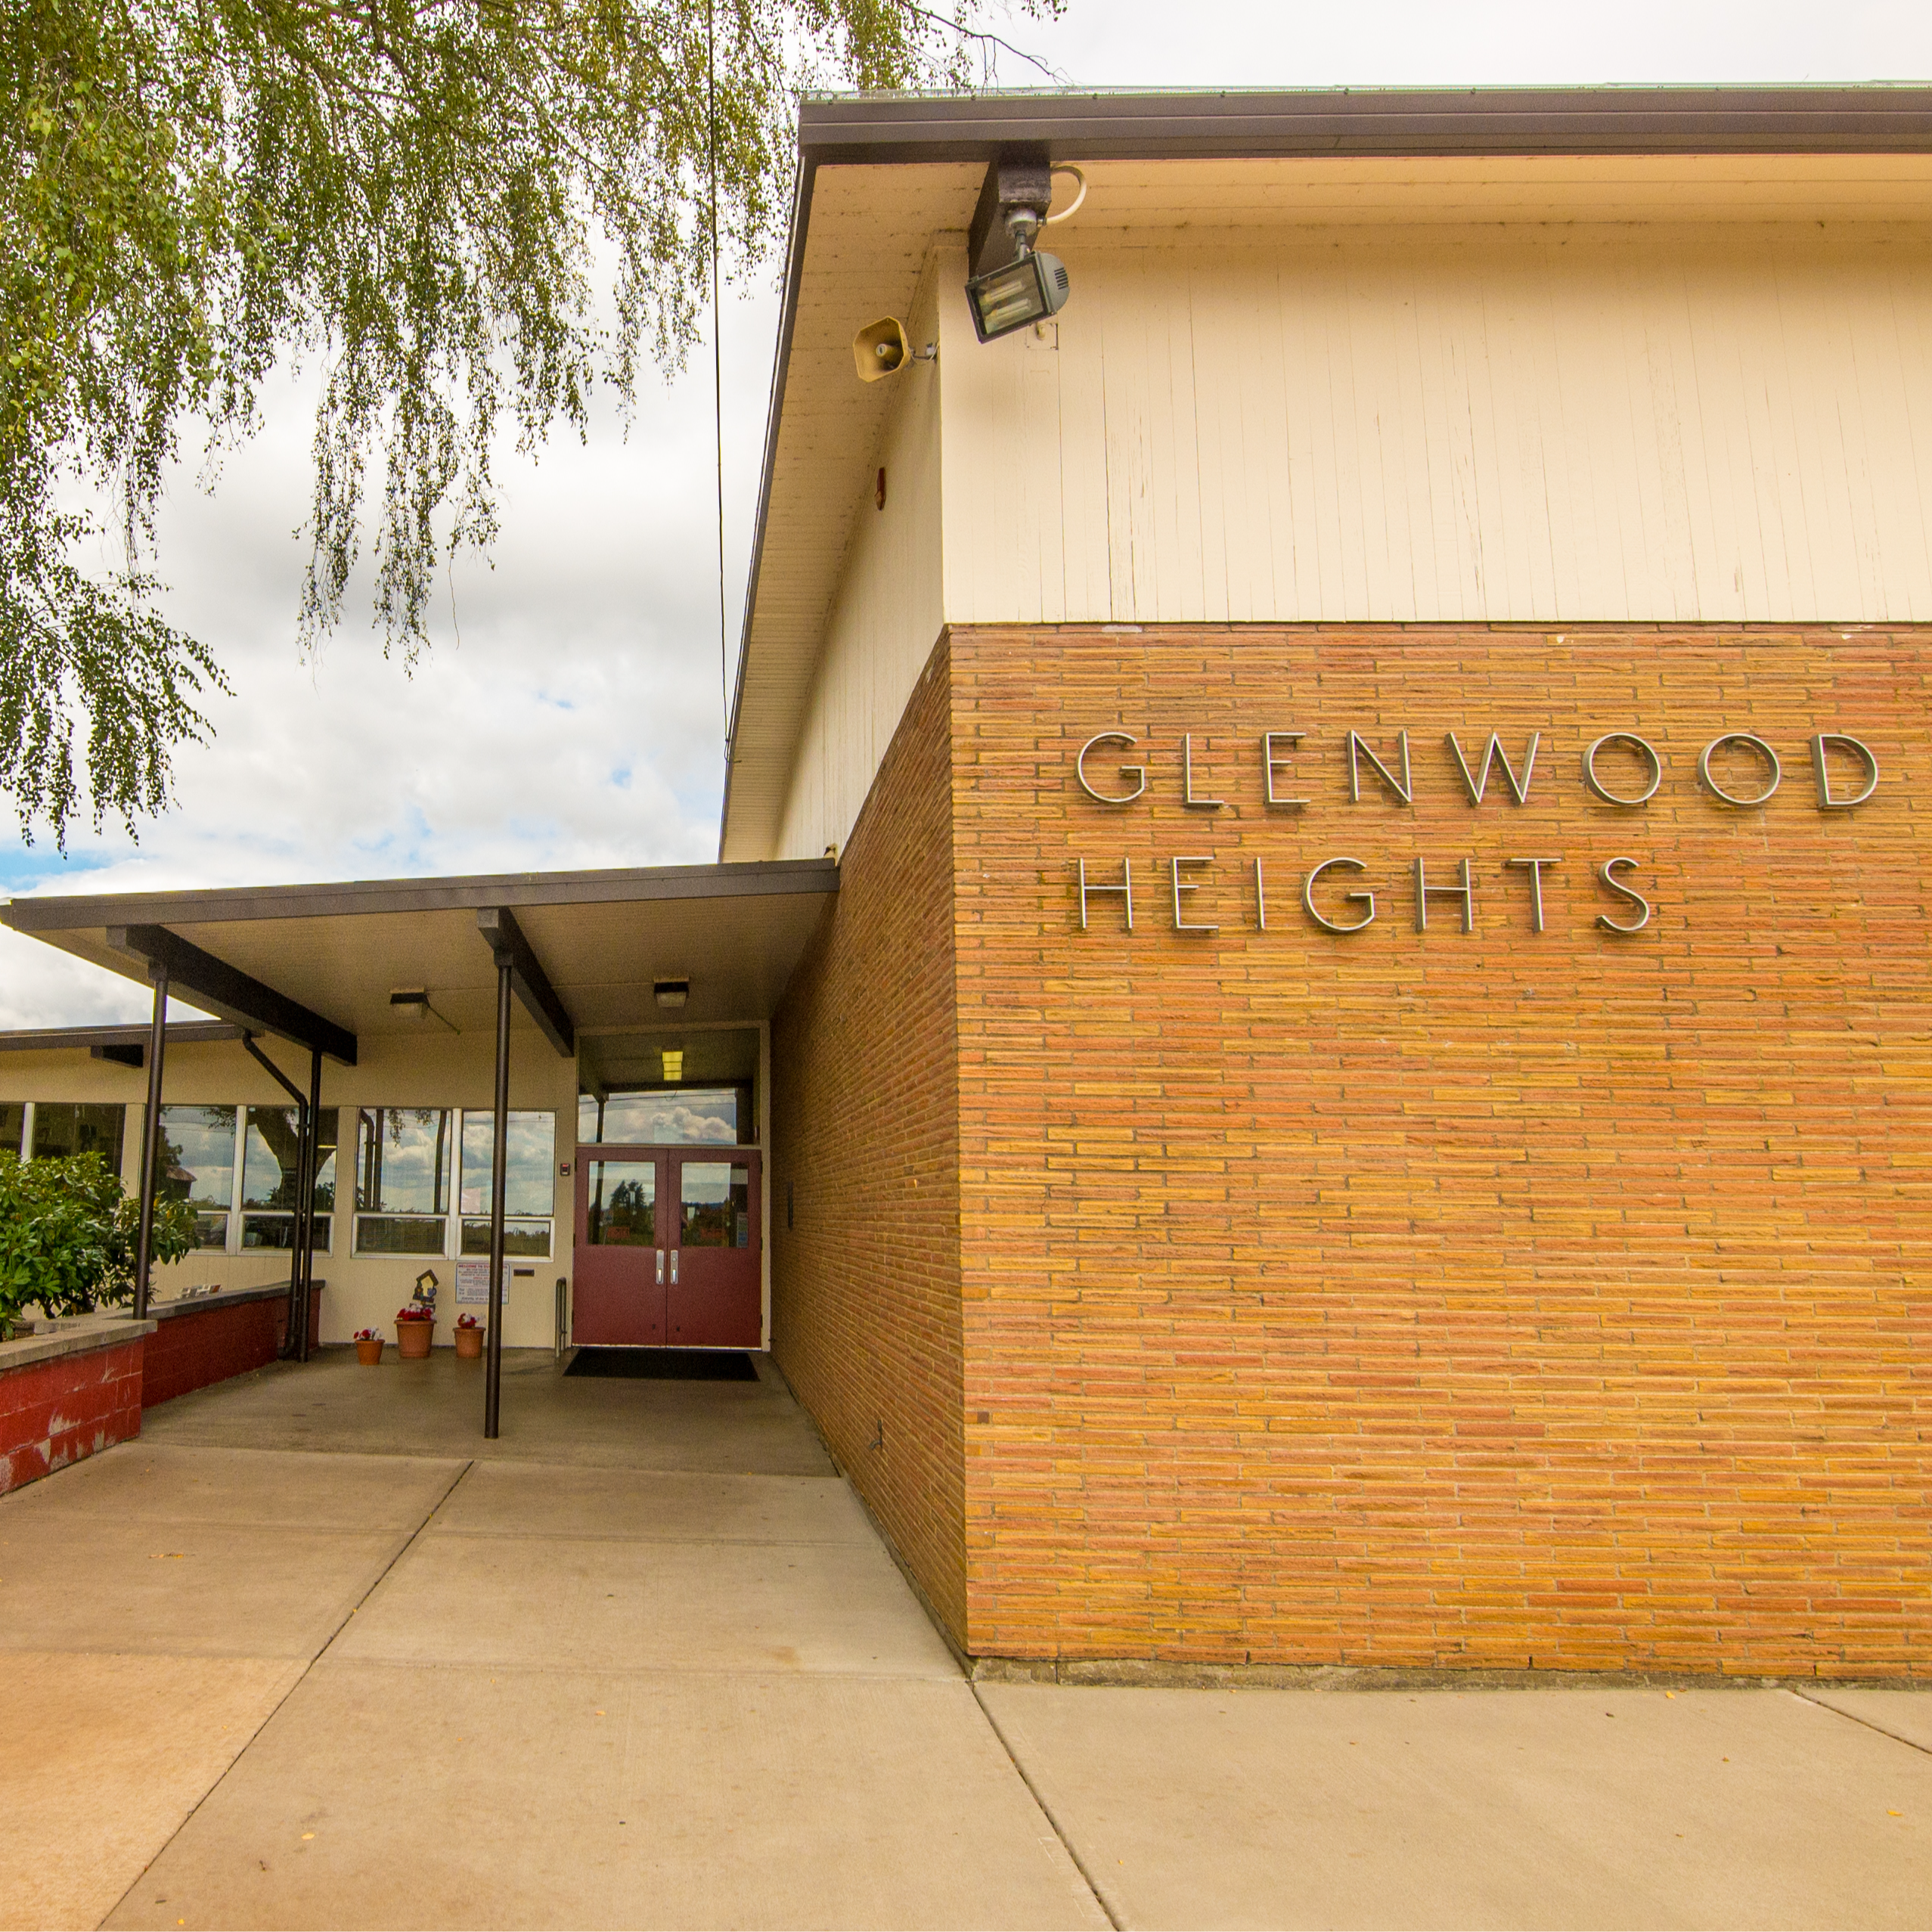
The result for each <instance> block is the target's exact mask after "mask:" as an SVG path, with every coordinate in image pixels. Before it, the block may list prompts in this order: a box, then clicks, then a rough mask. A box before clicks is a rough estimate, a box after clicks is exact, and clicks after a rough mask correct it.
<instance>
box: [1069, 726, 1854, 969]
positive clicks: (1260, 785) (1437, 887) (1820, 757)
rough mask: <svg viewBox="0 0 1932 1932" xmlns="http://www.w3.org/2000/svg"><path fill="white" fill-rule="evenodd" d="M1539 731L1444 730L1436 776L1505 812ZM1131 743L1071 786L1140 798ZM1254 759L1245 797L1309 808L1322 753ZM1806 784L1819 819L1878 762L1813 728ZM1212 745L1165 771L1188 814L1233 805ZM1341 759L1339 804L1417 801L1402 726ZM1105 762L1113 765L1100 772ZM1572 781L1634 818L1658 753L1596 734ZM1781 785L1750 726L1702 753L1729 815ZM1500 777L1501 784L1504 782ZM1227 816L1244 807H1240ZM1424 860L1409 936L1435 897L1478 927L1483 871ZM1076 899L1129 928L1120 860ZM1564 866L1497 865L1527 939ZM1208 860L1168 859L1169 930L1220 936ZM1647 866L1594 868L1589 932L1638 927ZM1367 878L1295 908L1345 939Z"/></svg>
mask: <svg viewBox="0 0 1932 1932" xmlns="http://www.w3.org/2000/svg"><path fill="white" fill-rule="evenodd" d="M1475 742H1476V741H1475V740H1472V742H1471V749H1465V747H1464V746H1463V743H1462V740H1461V738H1460V737H1459V736H1458V734H1457V733H1455V732H1453V731H1450V732H1447V733H1444V737H1443V749H1444V754H1445V756H1444V760H1443V764H1442V768H1441V769H1442V774H1443V776H1444V779H1445V780H1447V782H1448V783H1450V784H1453V786H1455V787H1456V789H1457V790H1458V791H1459V794H1460V795H1461V796H1462V798H1463V799H1464V800H1465V802H1467V804H1468V805H1469V807H1470V808H1471V809H1472V810H1474V809H1478V808H1482V807H1483V806H1484V805H1486V804H1487V803H1490V802H1492V801H1494V802H1498V803H1499V802H1501V801H1502V800H1504V799H1506V800H1507V801H1508V802H1509V805H1508V807H1506V808H1504V809H1507V808H1513V807H1521V806H1524V805H1528V803H1529V802H1530V791H1531V788H1532V786H1533V785H1534V783H1535V780H1536V777H1537V753H1538V752H1539V750H1540V749H1541V746H1542V744H1543V733H1541V732H1540V731H1532V732H1530V733H1528V734H1527V737H1525V738H1524V740H1522V741H1521V750H1520V752H1519V753H1518V755H1517V756H1516V757H1515V758H1512V757H1511V755H1510V753H1509V749H1508V747H1507V746H1506V745H1505V744H1504V743H1503V740H1502V734H1501V733H1499V732H1496V731H1492V732H1490V733H1489V735H1488V739H1487V743H1484V744H1483V745H1482V748H1481V752H1480V755H1478V754H1477V753H1476V752H1475V751H1474V749H1473V746H1474V744H1475ZM1139 746H1140V740H1139V739H1138V738H1137V737H1136V736H1135V735H1134V734H1133V733H1131V732H1129V731H1123V730H1109V731H1102V732H1098V733H1096V734H1095V735H1094V736H1093V737H1091V738H1090V739H1088V740H1087V742H1086V743H1085V744H1084V745H1083V746H1081V749H1080V751H1079V753H1078V756H1077V757H1076V758H1075V761H1074V770H1075V777H1077V778H1078V780H1079V783H1080V787H1081V790H1082V791H1084V792H1085V793H1086V794H1087V797H1088V798H1090V799H1092V800H1093V802H1094V803H1095V804H1096V805H1100V806H1102V807H1103V808H1109V809H1117V808H1124V807H1127V806H1129V805H1133V804H1134V803H1135V802H1137V801H1138V800H1140V799H1142V798H1143V797H1144V796H1146V795H1147V793H1148V789H1149V783H1148V781H1149V771H1150V770H1152V768H1153V761H1152V759H1151V758H1149V757H1148V756H1146V755H1143V757H1142V758H1141V759H1140V760H1139V761H1135V760H1133V758H1131V756H1130V754H1132V753H1133V752H1135V751H1137V749H1139ZM1259 748H1260V754H1261V755H1260V757H1259V758H1258V760H1257V761H1255V764H1254V768H1253V770H1252V774H1251V780H1252V781H1253V782H1252V789H1254V790H1255V791H1258V793H1259V796H1258V798H1257V799H1254V802H1255V803H1256V804H1258V805H1261V807H1262V808H1264V810H1265V811H1278V812H1301V811H1305V810H1307V808H1309V807H1310V806H1311V805H1313V803H1314V802H1315V801H1314V800H1313V799H1312V798H1310V797H1309V796H1307V795H1305V794H1302V795H1297V794H1295V793H1292V792H1289V791H1288V790H1287V789H1285V787H1287V786H1291V785H1292V784H1294V783H1295V782H1296V778H1295V774H1297V773H1298V772H1299V773H1301V774H1308V773H1310V772H1311V771H1313V769H1314V768H1315V766H1316V761H1317V760H1318V759H1319V758H1320V752H1319V751H1318V750H1317V749H1316V734H1314V733H1310V732H1306V731H1298V730H1276V731H1264V732H1263V733H1261V734H1260V736H1259ZM1808 749H1809V751H1810V764H1811V782H1812V790H1813V799H1814V802H1815V803H1816V806H1817V808H1818V810H1819V811H1821V812H1845V811H1856V809H1857V808H1859V806H1860V805H1864V804H1865V803H1866V802H1868V800H1870V799H1872V796H1873V795H1875V793H1876V792H1877V791H1878V777H1879V774H1878V757H1877V755H1876V754H1875V753H1874V752H1873V751H1872V749H1871V747H1870V746H1868V745H1867V744H1866V743H1865V742H1864V741H1863V740H1861V739H1859V738H1855V737H1851V736H1850V734H1849V733H1845V732H1841V731H1818V732H1815V733H1813V736H1812V737H1811V739H1810V744H1809V747H1808ZM1334 750H1335V755H1336V757H1337V760H1338V763H1339V764H1340V765H1341V768H1342V770H1343V771H1345V773H1346V776H1347V802H1348V803H1349V804H1351V805H1361V804H1363V802H1365V799H1366V800H1367V801H1368V802H1378V803H1381V804H1383V805H1390V804H1393V805H1397V806H1403V807H1413V805H1414V804H1415V802H1416V767H1415V764H1414V762H1413V760H1412V758H1411V755H1410V747H1409V733H1408V732H1407V731H1406V730H1398V731H1397V732H1396V733H1395V734H1394V740H1393V742H1392V743H1391V740H1390V739H1389V737H1388V734H1386V733H1383V734H1381V735H1380V737H1379V739H1378V740H1371V739H1370V737H1369V736H1368V735H1366V734H1365V733H1363V732H1360V731H1358V730H1347V731H1345V732H1343V733H1340V734H1339V736H1338V737H1337V738H1336V739H1335V741H1334ZM1110 760H1111V761H1112V769H1111V770H1110V771H1109V770H1107V769H1105V768H1104V767H1105V766H1106V764H1107V763H1108V762H1109V761H1110ZM1177 765H1178V769H1177V770H1176V771H1174V774H1173V776H1174V780H1175V781H1176V789H1177V791H1178V792H1179V795H1180V803H1181V805H1183V806H1185V807H1186V808H1188V809H1189V810H1190V811H1202V812H1217V811H1226V810H1228V809H1229V808H1230V804H1231V802H1232V801H1231V800H1230V798H1229V797H1226V796H1224V795H1221V793H1222V792H1223V790H1230V791H1231V790H1232V789H1233V787H1232V786H1227V785H1226V783H1225V778H1226V773H1227V772H1228V771H1230V770H1233V771H1235V773H1236V776H1237V778H1239V776H1240V774H1241V761H1239V759H1238V758H1237V759H1235V760H1233V761H1227V760H1226V759H1225V758H1223V761H1222V764H1221V771H1222V774H1223V779H1222V780H1221V781H1220V782H1217V780H1216V779H1215V778H1214V777H1212V776H1211V775H1210V772H1209V770H1208V746H1207V741H1206V740H1205V739H1204V740H1203V741H1202V753H1201V755H1200V757H1199V759H1197V756H1196V753H1195V748H1194V736H1193V734H1192V733H1191V732H1190V733H1183V734H1182V737H1181V740H1180V755H1179V758H1178V760H1177ZM1664 770H1665V761H1664V758H1663V756H1662V755H1661V754H1660V753H1659V752H1658V750H1657V749H1656V747H1655V746H1654V745H1652V744H1651V743H1650V742H1649V740H1647V739H1646V738H1645V737H1643V736H1642V734H1641V733H1639V732H1636V731H1632V730H1614V731H1607V732H1605V733H1602V734H1601V735H1600V736H1599V737H1596V738H1594V739H1592V740H1591V741H1590V743H1589V744H1588V745H1587V746H1586V747H1585V748H1584V749H1583V752H1582V753H1581V755H1580V758H1579V761H1578V779H1579V780H1580V783H1581V784H1582V786H1583V789H1585V791H1586V792H1588V794H1589V795H1590V796H1591V797H1592V798H1593V799H1596V800H1597V801H1598V802H1599V803H1601V804H1602V805H1610V806H1613V807H1616V808H1620V809H1622V810H1623V811H1629V812H1633V813H1634V812H1637V811H1642V809H1643V808H1645V806H1647V805H1648V804H1649V803H1650V802H1651V799H1653V798H1654V797H1655V796H1656V795H1657V792H1658V789H1659V787H1660V786H1661V785H1662V784H1663V783H1664ZM1783 780H1784V764H1783V761H1782V759H1781V758H1779V756H1778V752H1777V750H1776V749H1775V747H1774V746H1772V745H1771V744H1770V743H1769V742H1768V741H1767V740H1765V739H1763V738H1761V737H1758V736H1757V734H1756V733H1753V732H1749V731H1721V732H1720V733H1718V734H1717V735H1716V737H1713V738H1712V739H1711V740H1710V742H1709V743H1707V744H1706V745H1705V746H1704V748H1703V749H1702V750H1701V752H1699V753H1698V759H1697V780H1696V782H1697V783H1698V785H1699V786H1701V787H1702V789H1704V792H1707V794H1708V795H1709V796H1710V798H1711V799H1713V801H1715V802H1716V803H1718V804H1720V805H1723V806H1725V807H1727V808H1730V809H1732V810H1734V811H1756V810H1758V809H1760V808H1762V807H1763V806H1764V805H1766V804H1768V803H1769V801H1770V799H1772V796H1773V795H1774V794H1775V792H1777V790H1778V786H1780V784H1782V782H1783ZM1496 781H1499V782H1496ZM1234 809H1235V810H1236V812H1237V814H1238V812H1239V805H1238V804H1235V805H1234ZM1073 864H1074V867H1075V880H1076V885H1077V888H1078V895H1079V901H1080V929H1081V931H1082V932H1086V931H1087V930H1088V929H1089V915H1090V910H1092V907H1093V901H1094V900H1095V899H1096V898H1112V899H1114V900H1115V901H1117V902H1118V908H1119V910H1120V913H1121V917H1122V920H1123V923H1124V926H1125V929H1126V930H1127V931H1128V932H1132V931H1133V901H1134V882H1133V864H1132V861H1130V859H1127V858H1125V857H1123V858H1122V859H1121V861H1120V871H1119V874H1118V877H1117V878H1102V877H1098V876H1095V877H1090V876H1088V873H1087V861H1086V860H1085V859H1084V858H1078V859H1075V861H1073ZM1216 864H1217V861H1216V859H1215V858H1214V855H1213V854H1208V853H1182V854H1176V855H1174V857H1171V858H1169V859H1168V861H1167V868H1166V869H1167V873H1168V876H1167V879H1166V880H1165V881H1164V885H1165V888H1166V889H1165V891H1164V893H1163V894H1162V896H1163V897H1164V898H1165V899H1166V900H1167V901H1168V907H1169V908H1170V909H1171V914H1172V928H1173V930H1174V931H1175V932H1194V933H1211V932H1218V931H1220V922H1219V921H1218V920H1209V919H1202V918H1199V917H1197V916H1195V906H1196V895H1199V893H1200V892H1202V889H1203V888H1204V887H1205V886H1206V885H1208V884H1209V883H1210V882H1211V880H1212V879H1213V876H1214V869H1215V867H1216ZM1564 865H1565V857H1564V855H1563V854H1561V853H1553V854H1552V853H1538V854H1528V853H1526V854H1510V855H1507V856H1506V857H1503V858H1502V860H1501V861H1500V862H1499V866H1498V867H1497V869H1496V877H1495V880H1494V882H1495V883H1496V885H1499V886H1501V885H1503V884H1505V883H1506V882H1507V883H1510V884H1512V885H1515V888H1516V892H1515V894H1514V895H1512V896H1516V897H1518V898H1519V902H1520V904H1521V916H1524V918H1525V919H1526V921H1527V925H1528V927H1529V929H1530V931H1531V932H1535V933H1541V932H1545V931H1546V930H1547V921H1546V917H1545V913H1544V897H1543V888H1544V882H1545V876H1546V874H1549V873H1555V872H1558V871H1560V870H1561V869H1562V868H1563V867H1564ZM1641 865H1642V861H1639V860H1638V859H1636V858H1635V857H1631V856H1630V855H1629V854H1616V855H1614V856H1613V857H1607V858H1604V859H1602V860H1600V861H1592V862H1590V865H1589V870H1590V872H1591V873H1592V876H1593V879H1594V882H1595V885H1596V891H1597V892H1598V894H1599V897H1600V898H1601V899H1602V901H1605V904H1603V905H1602V909H1601V910H1599V911H1598V913H1596V919H1595V921H1594V925H1595V928H1596V930H1598V931H1600V932H1605V933H1608V934H1611V935H1618V936H1622V937H1627V936H1629V935H1631V934H1633V933H1637V932H1642V931H1643V930H1644V929H1645V927H1646V926H1648V925H1649V924H1650V922H1651V914H1652V910H1653V907H1652V906H1651V901H1650V900H1649V899H1648V898H1647V897H1646V896H1645V894H1644V893H1643V892H1642V890H1640V889H1639V882H1638V881H1639V873H1640V868H1641ZM1251 866H1252V879H1251V885H1252V889H1253V895H1254V922H1255V925H1256V927H1257V928H1258V930H1260V931H1261V932H1267V929H1268V910H1269V907H1268V892H1269V887H1268V880H1267V870H1266V861H1264V860H1263V859H1262V858H1260V857H1256V858H1254V860H1252V861H1251ZM1434 867H1435V869H1434V871H1433V873H1432V872H1431V861H1429V860H1428V859H1426V858H1424V857H1417V858H1416V860H1415V861H1413V871H1412V873H1411V876H1410V879H1409V882H1408V884H1409V892H1410V904H1411V906H1412V908H1413V915H1414V919H1415V926H1416V931H1417V932H1427V931H1428V925H1429V913H1430V909H1431V902H1432V901H1433V902H1434V903H1435V905H1436V907H1437V910H1438V912H1442V911H1448V912H1449V913H1450V914H1451V916H1454V917H1455V918H1456V919H1457V922H1458V923H1459V926H1460V927H1461V929H1462V931H1463V932H1474V931H1475V924H1476V902H1477V897H1478V875H1477V873H1475V870H1474V869H1473V862H1472V861H1471V860H1469V859H1468V858H1460V859H1456V860H1453V861H1434ZM1368 870H1369V867H1368V866H1367V864H1366V863H1365V862H1364V861H1362V860H1360V859H1357V858H1352V857H1348V856H1347V855H1345V854H1336V855H1335V856H1334V857H1329V858H1325V859H1323V860H1322V861H1320V863H1319V864H1316V865H1315V866H1314V867H1313V868H1312V869H1311V870H1309V871H1308V872H1307V873H1306V874H1305V875H1304V876H1303V877H1302V878H1301V881H1300V885H1301V892H1300V898H1301V909H1302V910H1303V912H1304V913H1305V914H1306V916H1307V918H1308V919H1310V920H1311V921H1312V922H1313V924H1314V925H1315V926H1317V927H1319V928H1320V929H1321V930H1322V931H1323V932H1331V933H1335V934H1336V935H1341V936H1344V937H1346V936H1347V935H1351V934H1354V933H1358V932H1365V931H1366V930H1367V929H1368V928H1369V926H1372V925H1373V924H1375V920H1376V916H1377V912H1376V904H1375V893H1374V892H1373V891H1372V890H1371V889H1369V888H1368V887H1367V885H1366V884H1365V883H1364V882H1363V879H1362V875H1363V874H1365V873H1367V872H1368Z"/></svg>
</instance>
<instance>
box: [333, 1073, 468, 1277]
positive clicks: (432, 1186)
mask: <svg viewBox="0 0 1932 1932" xmlns="http://www.w3.org/2000/svg"><path fill="white" fill-rule="evenodd" d="M450 1127H451V1121H450V1114H449V1110H448V1109H447V1108H446V1107H364V1108H362V1109H361V1110H360V1111H359V1112H358V1115H357V1117H356V1126H355V1207H356V1215H355V1251H356V1253H357V1254H447V1253H448V1231H449V1180H450V1168H451V1158H450V1156H451V1152H452V1149H451V1137H450Z"/></svg>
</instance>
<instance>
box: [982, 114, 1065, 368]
mask: <svg viewBox="0 0 1932 1932" xmlns="http://www.w3.org/2000/svg"><path fill="white" fill-rule="evenodd" d="M1055 175H1069V176H1071V178H1073V179H1075V181H1078V182H1079V184H1080V192H1079V194H1078V196H1077V197H1075V200H1074V203H1073V205H1072V206H1071V207H1069V208H1067V209H1063V210H1062V212H1060V213H1059V214H1058V215H1051V214H1049V213H1048V212H1047V209H1048V208H1049V206H1050V204H1051V203H1052V201H1053V177H1054V176H1055ZM1086 198H1087V180H1086V177H1085V176H1084V175H1082V174H1081V172H1080V170H1079V169H1078V168H1075V167H1074V166H1071V165H1070V164H1068V163H1053V162H1051V161H1050V160H1048V159H1047V157H1046V156H1045V155H1044V154H1039V153H1037V152H1036V153H1032V154H1021V153H1012V154H1005V155H1003V156H1001V157H1000V159H999V160H996V161H994V162H993V163H991V165H990V166H988V169H987V171H986V180H985V185H984V186H983V187H982V188H981V190H980V196H979V206H978V208H977V209H975V211H974V214H973V218H972V231H971V232H970V233H969V235H968V236H967V245H966V259H967V262H968V265H969V266H970V267H971V268H972V269H973V270H974V271H975V272H974V273H973V274H972V276H971V277H970V278H969V279H968V281H967V282H966V306H967V307H968V308H969V309H971V310H972V327H973V333H975V335H977V336H978V338H979V340H981V341H982V342H995V341H997V340H998V339H999V338H1000V336H1009V335H1011V334H1013V332H1014V331H1015V330H1018V329H1024V328H1026V327H1029V326H1030V325H1031V324H1034V323H1037V322H1044V321H1046V320H1047V318H1048V317H1049V316H1052V315H1058V314H1059V312H1060V311H1061V310H1062V309H1064V308H1065V306H1066V305H1067V296H1068V294H1069V293H1071V290H1072V287H1073V281H1072V278H1071V276H1069V275H1068V273H1067V268H1066V264H1065V262H1062V260H1061V259H1059V256H1057V255H1049V254H1047V253H1044V251H1043V250H1040V249H1038V248H1037V247H1035V246H1034V243H1036V242H1037V240H1039V238H1040V230H1041V229H1042V228H1045V227H1047V225H1049V224H1050V223H1051V222H1063V221H1065V219H1067V217H1068V216H1069V215H1071V214H1072V213H1073V212H1074V209H1077V208H1078V207H1079V206H1080V204H1081V202H1082V201H1084V200H1086ZM1001 231H1004V235H1005V239H1004V241H1003V243H1002V240H1001V238H1000V237H1001ZM1002 257H1004V258H1005V259H1001V258H1002Z"/></svg>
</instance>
